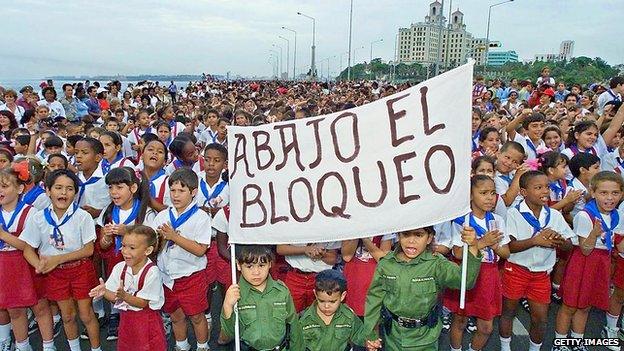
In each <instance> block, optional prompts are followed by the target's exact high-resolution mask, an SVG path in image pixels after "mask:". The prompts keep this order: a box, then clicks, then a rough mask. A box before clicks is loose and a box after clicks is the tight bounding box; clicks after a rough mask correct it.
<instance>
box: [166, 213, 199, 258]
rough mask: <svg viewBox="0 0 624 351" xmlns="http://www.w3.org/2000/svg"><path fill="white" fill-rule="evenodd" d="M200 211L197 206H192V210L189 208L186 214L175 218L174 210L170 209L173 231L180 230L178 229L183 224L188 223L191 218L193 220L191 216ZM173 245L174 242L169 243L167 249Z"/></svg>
mask: <svg viewBox="0 0 624 351" xmlns="http://www.w3.org/2000/svg"><path fill="white" fill-rule="evenodd" d="M198 209H199V207H197V204H193V206H191V208H189V209H188V210H186V211H185V212H184V213H182V214H181V215H180V217H178V218H175V215H174V214H173V210H172V208H171V207H170V208H169V221H170V222H171V227H172V228H173V230H178V228H179V227H180V226H182V224H184V223H186V221H188V220H189V218H191V216H192V215H194V214H195V212H197V210H198ZM172 245H173V241H169V242H168V243H167V247H171V246H172Z"/></svg>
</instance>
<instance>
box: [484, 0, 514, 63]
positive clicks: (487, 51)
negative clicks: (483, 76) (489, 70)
mask: <svg viewBox="0 0 624 351" xmlns="http://www.w3.org/2000/svg"><path fill="white" fill-rule="evenodd" d="M512 1H514V0H506V1H502V2H499V3H496V4H494V5H490V8H489V9H488V22H487V32H486V34H485V65H486V66H487V57H488V53H489V52H490V17H491V16H492V7H496V6H499V5H503V4H507V3H509V2H512Z"/></svg>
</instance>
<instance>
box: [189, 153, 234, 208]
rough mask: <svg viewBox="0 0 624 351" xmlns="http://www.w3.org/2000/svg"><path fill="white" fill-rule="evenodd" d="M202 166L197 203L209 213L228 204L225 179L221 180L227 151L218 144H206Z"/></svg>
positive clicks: (225, 166) (227, 189) (227, 190)
mask: <svg viewBox="0 0 624 351" xmlns="http://www.w3.org/2000/svg"><path fill="white" fill-rule="evenodd" d="M203 166H204V169H203V171H202V172H200V173H199V174H198V175H199V179H200V181H199V189H200V190H201V191H200V192H198V194H197V203H198V204H199V205H200V206H201V207H203V208H204V209H205V210H208V211H209V212H210V210H211V209H216V208H219V207H223V206H225V205H227V204H228V203H229V198H230V196H229V188H228V183H227V179H225V180H224V179H222V172H223V170H224V169H225V168H227V149H226V148H225V147H224V146H223V145H220V144H215V143H213V144H208V146H206V148H205V149H204V165H203ZM215 212H216V211H212V214H214V213H215Z"/></svg>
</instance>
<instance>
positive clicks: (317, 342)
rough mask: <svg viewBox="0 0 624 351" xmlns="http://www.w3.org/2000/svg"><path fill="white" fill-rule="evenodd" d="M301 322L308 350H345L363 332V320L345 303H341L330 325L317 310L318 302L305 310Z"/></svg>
mask: <svg viewBox="0 0 624 351" xmlns="http://www.w3.org/2000/svg"><path fill="white" fill-rule="evenodd" d="M299 323H300V324H301V329H302V330H303V341H304V345H305V350H306V351H329V350H331V351H344V350H345V349H347V346H348V345H349V343H350V342H351V341H352V340H353V339H354V338H355V337H356V335H357V334H360V333H361V332H362V321H361V320H360V318H358V316H356V315H355V313H353V311H352V310H351V309H350V308H349V307H347V306H346V305H344V304H340V307H339V308H338V310H337V311H336V313H335V314H334V316H333V318H332V320H331V323H330V324H329V325H325V322H323V320H322V319H321V317H320V316H319V315H318V313H317V312H316V302H314V303H313V304H312V306H310V307H308V308H307V309H306V310H305V311H303V314H302V315H301V318H300V319H299ZM359 339H360V340H361V337H360V338H359Z"/></svg>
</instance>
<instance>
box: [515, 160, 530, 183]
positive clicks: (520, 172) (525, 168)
mask: <svg viewBox="0 0 624 351" xmlns="http://www.w3.org/2000/svg"><path fill="white" fill-rule="evenodd" d="M528 170H529V166H528V165H526V164H524V163H523V164H521V165H520V166H518V167H517V168H516V174H515V175H514V179H516V178H518V179H520V176H521V175H523V174H525V173H526V172H527V171H528Z"/></svg>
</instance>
